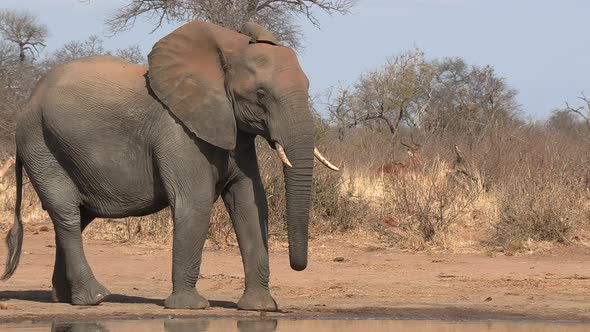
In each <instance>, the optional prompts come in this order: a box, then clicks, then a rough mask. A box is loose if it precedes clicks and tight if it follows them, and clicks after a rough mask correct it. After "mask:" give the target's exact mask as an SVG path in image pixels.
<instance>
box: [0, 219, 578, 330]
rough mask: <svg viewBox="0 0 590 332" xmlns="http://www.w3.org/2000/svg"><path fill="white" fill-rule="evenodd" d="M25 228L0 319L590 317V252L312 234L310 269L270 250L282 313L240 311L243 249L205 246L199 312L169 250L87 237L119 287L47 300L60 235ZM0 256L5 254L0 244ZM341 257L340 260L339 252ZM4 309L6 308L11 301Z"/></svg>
mask: <svg viewBox="0 0 590 332" xmlns="http://www.w3.org/2000/svg"><path fill="white" fill-rule="evenodd" d="M36 233H38V234H34V233H32V232H30V231H28V232H27V233H26V234H25V239H24V249H23V255H22V257H21V263H20V266H19V268H18V270H17V272H16V274H15V275H14V276H13V277H12V279H10V280H9V281H7V282H4V283H1V284H0V298H1V299H3V300H4V302H3V303H4V304H2V303H0V307H1V308H2V309H3V310H0V322H8V321H23V320H29V319H34V320H44V319H50V318H58V319H85V318H96V317H104V318H120V317H138V316H141V317H169V316H173V317H202V316H219V317H230V316H231V317H233V316H260V315H265V316H269V317H270V316H278V317H284V316H286V317H309V316H322V317H333V316H337V317H381V318H418V319H421V318H432V319H476V320H477V319H490V318H493V319H511V318H516V319H521V318H528V319H560V320H562V319H565V320H583V321H590V250H589V249H587V248H580V247H567V248H557V249H556V250H553V251H552V253H551V254H536V255H523V256H504V255H495V256H494V255H486V254H453V255H451V254H439V253H436V254H428V253H408V252H400V251H397V250H391V249H380V248H376V247H371V246H367V247H357V246H352V245H351V244H350V243H352V241H350V239H343V238H340V239H334V238H333V239H331V240H329V241H325V240H324V241H320V240H314V241H312V243H311V245H310V264H309V266H308V268H307V269H306V270H305V271H304V272H295V271H292V270H291V269H290V268H289V264H288V255H287V251H286V248H285V247H284V246H276V247H275V248H274V249H273V250H272V252H271V289H272V293H273V295H274V297H275V299H276V300H277V302H278V303H279V306H280V309H281V312H278V313H256V312H244V311H238V310H237V309H236V305H235V302H236V301H237V300H238V299H239V297H240V295H241V293H242V291H243V269H242V263H241V259H240V255H239V252H238V248H229V249H223V250H207V251H206V252H205V254H204V258H203V259H204V261H203V267H202V269H201V273H202V278H201V279H200V280H199V282H198V284H197V287H198V289H199V291H200V292H201V294H203V295H204V296H206V297H207V298H208V299H209V300H210V303H211V308H209V309H206V310H201V311H190V310H166V309H164V308H163V300H162V299H163V298H165V297H166V296H167V295H168V294H169V292H170V290H171V282H170V271H171V251H170V249H168V248H152V247H148V246H140V245H126V244H114V243H111V242H106V241H97V240H87V241H86V242H85V249H86V255H87V257H88V259H89V261H90V264H91V266H92V267H93V269H94V272H95V275H96V276H97V278H98V280H99V281H101V282H102V283H103V284H104V285H105V286H107V287H108V288H109V289H110V290H111V292H113V294H115V295H112V296H111V297H110V298H109V299H108V300H107V302H104V303H103V304H101V305H99V306H95V307H78V306H71V305H67V304H57V303H51V302H50V289H51V273H52V268H53V260H54V250H55V249H54V240H53V233H52V231H51V229H50V230H49V231H45V232H43V231H41V232H36ZM0 255H2V256H5V255H6V248H4V247H3V246H2V248H1V249H0ZM337 257H339V258H343V260H342V259H336V260H335V258H337ZM5 307H7V308H5Z"/></svg>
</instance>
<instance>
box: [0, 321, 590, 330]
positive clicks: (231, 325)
mask: <svg viewBox="0 0 590 332" xmlns="http://www.w3.org/2000/svg"><path fill="white" fill-rule="evenodd" d="M0 330H2V331H14V332H16V331H19V332H22V331H27V332H36V331H56V332H70V331H72V332H107V331H138V332H139V331H145V332H151V331H154V332H156V331H158V332H159V331H164V332H189V331H191V332H205V331H228V332H230V331H238V332H250V331H252V332H254V331H256V332H273V331H277V332H295V331H297V332H299V331H314V332H349V331H369V332H382V331H408V332H413V331H416V332H418V331H420V332H424V331H438V332H463V331H465V332H467V331H469V332H471V331H487V332H495V331H497V332H533V331H534V332H545V331H547V332H549V331H551V332H559V331H568V332H570V331H572V332H577V331H580V332H581V331H589V330H590V324H587V323H586V324H584V323H573V322H528V321H481V322H453V321H436V320H366V319H363V320H354V319H351V320H332V319H301V320H299V319H297V320H291V319H278V320H277V319H259V320H244V319H239V320H236V319H166V320H157V319H149V320H113V321H84V322H44V323H43V322H41V323H12V324H4V325H2V326H0Z"/></svg>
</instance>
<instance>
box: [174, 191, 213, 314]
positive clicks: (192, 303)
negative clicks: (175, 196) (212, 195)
mask: <svg viewBox="0 0 590 332" xmlns="http://www.w3.org/2000/svg"><path fill="white" fill-rule="evenodd" d="M212 205H213V204H212V202H210V201H207V202H205V203H201V204H199V203H196V207H195V202H191V204H188V203H182V202H176V203H175V206H174V207H173V215H174V240H173V244H172V246H173V248H172V283H173V285H172V287H173V289H172V294H170V296H169V297H168V298H167V299H166V301H165V302H164V306H165V307H166V308H168V309H205V308H207V307H208V306H209V301H207V299H205V298H204V297H202V296H201V295H200V294H199V293H198V292H197V290H196V287H195V285H196V283H197V279H198V278H199V272H200V270H201V256H202V252H203V246H204V244H205V239H206V237H207V228H208V225H209V217H210V214H211V208H212Z"/></svg>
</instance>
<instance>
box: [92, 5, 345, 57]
mask: <svg viewBox="0 0 590 332" xmlns="http://www.w3.org/2000/svg"><path fill="white" fill-rule="evenodd" d="M82 1H90V0H82ZM356 1H357V0H218V1H209V0H133V1H130V2H129V4H127V5H125V6H123V7H122V8H119V9H117V10H116V11H115V12H114V13H113V15H112V16H111V17H110V18H109V19H108V20H107V22H106V23H107V26H108V27H109V29H110V31H111V32H112V33H113V34H116V33H118V32H121V31H124V30H128V29H130V28H132V27H133V25H134V24H135V20H136V19H137V18H138V17H140V16H148V17H149V18H151V19H152V20H153V22H154V24H155V28H154V30H156V29H158V28H159V27H160V26H162V24H164V23H177V22H188V21H192V20H195V19H200V20H204V21H208V22H211V23H215V24H219V25H221V26H225V27H228V28H232V29H234V30H238V29H239V28H240V27H241V26H242V25H243V24H244V23H245V22H247V21H253V22H256V23H259V24H261V25H262V26H264V27H265V28H267V29H269V30H270V31H272V32H273V33H274V34H275V36H276V37H277V38H278V39H279V40H280V41H282V42H284V43H286V44H287V45H289V46H291V47H293V48H300V47H301V38H302V34H303V33H302V31H301V29H300V27H299V25H298V24H297V23H296V18H297V17H298V16H305V17H306V18H307V19H308V20H309V21H310V22H312V23H313V24H314V25H316V26H319V20H318V18H317V16H316V15H315V14H314V10H315V9H319V10H322V11H324V12H326V13H328V14H335V13H338V14H347V13H349V12H350V10H351V9H352V7H353V6H354V5H355V4H356Z"/></svg>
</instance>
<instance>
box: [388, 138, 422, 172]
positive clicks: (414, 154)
mask: <svg viewBox="0 0 590 332" xmlns="http://www.w3.org/2000/svg"><path fill="white" fill-rule="evenodd" d="M400 143H401V144H402V145H403V146H405V147H406V149H407V150H406V152H407V154H408V156H409V158H408V160H407V161H406V162H405V163H385V164H383V165H381V166H379V167H378V168H377V173H378V174H380V175H381V176H384V175H408V174H418V173H420V171H419V170H418V168H419V167H420V166H422V165H423V164H424V161H423V160H422V156H421V155H420V150H421V148H422V146H421V145H419V144H416V143H414V141H413V140H412V144H413V145H414V146H410V145H408V144H405V143H404V142H400Z"/></svg>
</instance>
